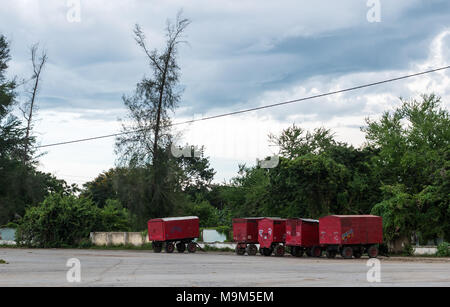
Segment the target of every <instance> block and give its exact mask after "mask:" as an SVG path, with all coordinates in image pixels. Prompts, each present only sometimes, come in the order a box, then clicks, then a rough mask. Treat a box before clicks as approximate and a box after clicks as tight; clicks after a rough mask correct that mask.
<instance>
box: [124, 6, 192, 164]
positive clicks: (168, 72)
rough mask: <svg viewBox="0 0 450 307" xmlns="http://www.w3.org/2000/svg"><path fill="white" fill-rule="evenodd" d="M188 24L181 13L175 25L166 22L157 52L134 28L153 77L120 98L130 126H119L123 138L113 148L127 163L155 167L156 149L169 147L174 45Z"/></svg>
mask: <svg viewBox="0 0 450 307" xmlns="http://www.w3.org/2000/svg"><path fill="white" fill-rule="evenodd" d="M189 23H190V21H189V20H188V19H186V18H182V15H181V12H179V13H178V15H177V19H176V22H175V24H173V23H171V22H170V21H168V22H167V28H166V37H167V41H166V46H165V48H164V50H163V51H161V52H159V51H158V50H156V49H155V50H153V51H150V50H149V49H148V47H147V43H146V38H145V34H144V32H143V31H142V28H141V27H140V26H139V25H136V26H135V29H134V35H135V40H136V42H137V44H138V45H139V46H140V47H141V48H142V49H143V50H144V52H145V54H146V55H147V58H148V60H149V64H150V68H151V69H152V74H153V76H152V77H149V78H144V79H143V80H142V81H141V82H139V83H138V85H137V87H136V91H135V94H134V96H132V97H124V98H123V100H124V103H125V105H126V106H127V108H128V110H129V114H128V116H129V119H130V120H131V122H130V123H127V124H123V125H122V129H123V132H125V133H127V134H126V136H124V137H119V138H118V139H117V142H116V145H117V146H116V148H117V151H118V152H119V153H120V154H121V155H122V157H121V158H122V159H123V160H125V161H126V162H128V163H131V164H133V165H142V164H149V163H153V165H156V164H157V163H158V155H159V154H160V148H164V147H167V146H168V145H169V142H170V139H171V136H170V133H169V132H168V131H169V127H168V126H169V124H170V118H169V114H168V113H169V111H173V110H174V109H175V108H176V107H177V104H178V102H179V100H180V94H181V93H180V91H179V90H178V82H179V77H180V68H179V66H178V63H177V53H178V45H179V44H180V43H182V42H183V41H182V40H181V39H182V34H183V32H184V30H185V29H186V27H187V26H188V25H189Z"/></svg>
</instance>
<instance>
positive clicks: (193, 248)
mask: <svg viewBox="0 0 450 307" xmlns="http://www.w3.org/2000/svg"><path fill="white" fill-rule="evenodd" d="M187 250H188V252H190V253H195V252H196V251H197V244H195V243H194V242H189V243H188V245H187Z"/></svg>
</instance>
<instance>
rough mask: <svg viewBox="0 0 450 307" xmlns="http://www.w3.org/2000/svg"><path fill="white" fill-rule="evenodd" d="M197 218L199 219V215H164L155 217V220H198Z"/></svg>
mask: <svg viewBox="0 0 450 307" xmlns="http://www.w3.org/2000/svg"><path fill="white" fill-rule="evenodd" d="M196 219H198V216H181V217H163V218H159V219H153V220H161V221H164V222H167V221H180V220H196Z"/></svg>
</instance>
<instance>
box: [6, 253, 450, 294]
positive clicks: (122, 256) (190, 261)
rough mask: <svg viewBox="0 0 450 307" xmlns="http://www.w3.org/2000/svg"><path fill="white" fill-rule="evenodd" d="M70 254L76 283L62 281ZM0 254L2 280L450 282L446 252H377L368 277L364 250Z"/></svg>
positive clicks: (217, 283) (181, 283)
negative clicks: (350, 255) (374, 278)
mask: <svg viewBox="0 0 450 307" xmlns="http://www.w3.org/2000/svg"><path fill="white" fill-rule="evenodd" d="M70 258H77V259H79V260H80V263H81V283H69V282H67V279H66V275H67V272H68V270H69V269H70V268H69V267H67V266H66V263H67V260H68V259H70ZM0 259H4V260H6V262H8V264H0V286H44V287H53V286H180V287H181V286H183V287H207V286H213V287H214V286H221V287H228V286H230V287H241V286H246V287H247V286H248V287H262V286H282V287H284V286H288V287H289V286H450V259H449V258H380V261H381V282H380V283H369V282H368V281H367V277H366V276H367V272H368V270H369V269H370V267H368V266H367V265H366V264H367V260H368V259H367V258H361V259H353V260H344V259H340V258H336V259H326V258H319V259H317V258H307V257H303V258H295V257H290V256H285V257H283V258H278V257H263V256H259V255H258V256H253V257H252V256H237V255H234V254H233V253H226V252H222V253H217V252H209V253H204V252H197V253H196V254H188V253H184V254H178V253H173V254H165V253H161V254H155V253H153V252H152V251H132V250H120V251H119V250H80V249H17V248H12V249H8V248H0Z"/></svg>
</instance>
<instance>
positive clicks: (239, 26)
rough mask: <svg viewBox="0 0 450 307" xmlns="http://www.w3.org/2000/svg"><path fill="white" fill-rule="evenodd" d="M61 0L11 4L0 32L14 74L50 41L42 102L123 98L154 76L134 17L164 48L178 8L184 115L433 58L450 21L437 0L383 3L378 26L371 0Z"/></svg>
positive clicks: (60, 105)
mask: <svg viewBox="0 0 450 307" xmlns="http://www.w3.org/2000/svg"><path fill="white" fill-rule="evenodd" d="M63 2H64V1H63ZM63 2H55V1H53V2H52V1H49V2H43V1H41V2H38V3H39V5H38V6H37V7H38V9H37V8H35V7H28V6H27V5H28V4H27V5H24V3H25V2H24V1H18V2H17V3H20V5H18V4H16V2H14V1H11V2H8V3H7V7H6V9H8V10H10V11H11V13H9V14H6V12H5V11H3V12H1V13H0V18H2V20H4V22H5V23H4V25H5V26H4V27H3V29H2V30H4V31H5V33H6V34H11V36H13V51H14V53H13V58H14V63H15V65H13V66H14V67H15V68H17V72H15V74H17V75H26V74H27V72H28V71H27V65H28V62H27V61H28V55H27V54H26V52H25V51H24V50H26V49H27V47H28V46H29V45H31V44H32V43H34V42H36V41H41V42H43V43H44V45H45V47H46V48H47V50H48V53H49V57H50V62H49V64H50V65H49V67H48V69H47V72H46V75H45V76H44V78H45V79H44V83H43V88H42V92H41V96H40V100H41V101H42V103H41V109H44V110H45V109H47V110H51V109H57V110H71V109H87V110H90V109H91V110H111V109H118V108H121V107H123V103H122V99H121V97H122V95H123V94H126V95H130V94H132V92H133V90H134V87H135V84H136V83H137V82H138V81H139V80H140V78H142V76H143V75H144V74H149V69H148V65H147V62H146V59H145V56H144V55H143V54H142V52H141V51H140V50H139V48H138V47H137V46H136V44H135V43H134V41H133V37H132V26H133V24H134V23H136V22H140V23H142V24H143V26H144V29H145V30H146V34H147V37H148V38H149V41H150V43H151V46H152V48H153V47H161V45H162V42H163V29H164V20H165V19H166V18H167V17H173V16H175V13H176V11H177V10H178V9H179V8H180V7H184V8H185V15H186V16H187V17H189V18H191V19H192V25H191V27H190V28H189V29H188V32H187V35H188V37H187V39H188V41H189V43H190V44H189V46H182V47H181V48H180V64H181V68H182V82H183V84H182V85H183V87H184V88H185V90H184V95H183V98H182V101H181V103H180V106H181V107H183V109H182V110H183V111H180V112H178V114H177V115H179V116H191V115H192V114H199V113H207V112H208V111H211V110H215V109H221V110H229V111H232V110H236V109H238V108H242V107H253V106H257V105H260V104H261V102H262V101H261V99H260V98H261V97H264V95H265V93H266V92H271V91H286V92H289V91H290V89H291V88H292V87H296V86H299V85H305V86H306V85H308V86H311V85H313V84H315V83H317V84H318V85H317V88H320V89H326V86H323V85H324V84H325V85H327V86H328V87H332V86H334V84H330V83H329V82H332V81H333V80H335V79H336V78H338V77H340V76H345V75H348V74H354V73H358V72H383V71H385V70H404V69H407V68H408V67H409V66H410V64H411V63H412V62H417V61H421V60H424V59H425V58H426V57H427V55H428V52H429V50H428V47H429V44H430V41H431V40H432V39H433V37H435V36H436V35H437V34H438V33H439V32H440V31H442V30H443V29H445V27H447V26H449V24H450V23H449V20H450V3H449V2H448V1H435V0H433V1H429V0H428V1H418V0H416V1H395V2H386V1H381V4H382V22H381V23H369V22H367V20H366V16H365V15H366V13H367V10H368V8H367V7H366V5H365V4H366V1H356V0H352V1H348V2H343V3H336V2H334V1H328V2H327V1H324V2H318V3H317V4H315V5H310V4H309V2H307V1H303V2H302V1H283V2H282V3H281V4H278V3H274V2H269V1H267V2H261V1H245V2H242V1H230V2H227V3H223V2H211V1H201V0H199V1H194V2H192V4H191V2H183V1H174V2H171V3H168V2H158V1H156V2H153V3H148V2H146V1H145V2H144V1H129V2H120V3H119V2H108V1H100V0H97V1H89V2H86V1H82V5H83V7H82V8H83V10H82V14H83V15H82V22H81V23H79V24H70V23H67V21H65V20H64V19H65V13H66V8H65V6H64V3H63ZM27 3H28V2H27ZM57 3H58V4H57ZM127 3H128V5H127ZM199 3H200V4H202V5H198V4H199ZM194 4H195V5H194ZM27 9H28V10H29V11H28V12H27V11H26V10H27ZM311 79H313V81H311ZM358 81H360V80H351V82H348V84H347V85H349V86H352V85H355V83H356V84H357V83H358ZM368 81H377V80H368ZM389 86H390V85H387V86H383V87H379V88H374V89H371V90H367V91H365V92H366V93H377V92H382V91H386V90H387V89H389ZM360 93H361V92H360ZM363 93H364V92H363ZM345 97H347V96H345ZM273 98H274V99H277V97H273ZM282 98H286V99H293V98H300V97H290V96H286V97H279V99H280V100H281V99H282ZM276 102H279V101H278V100H277V101H271V103H276ZM305 105H308V104H307V103H306V104H305ZM325 105H326V104H325ZM321 108H322V110H321ZM360 109H361V107H360V106H355V104H350V105H345V106H341V105H339V106H337V107H331V106H327V107H320V104H318V105H317V107H315V105H313V107H311V106H308V110H309V111H310V112H316V113H317V112H318V113H320V114H336V112H338V113H348V114H353V113H358V112H359V110H360ZM180 110H181V109H180ZM303 111H306V110H302V112H303ZM274 113H275V114H276V113H278V112H274ZM286 114H289V113H286ZM98 116H99V117H101V116H102V114H101V113H100V114H99V115H98ZM105 116H106V115H105ZM281 118H282V117H280V119H281Z"/></svg>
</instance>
